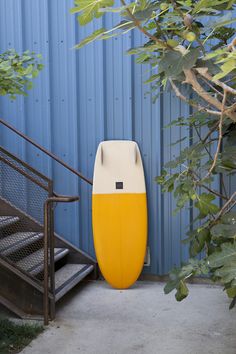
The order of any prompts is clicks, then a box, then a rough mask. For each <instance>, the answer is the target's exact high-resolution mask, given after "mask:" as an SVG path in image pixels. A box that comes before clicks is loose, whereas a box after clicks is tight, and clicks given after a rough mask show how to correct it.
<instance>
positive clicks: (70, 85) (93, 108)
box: [0, 0, 233, 275]
mask: <svg viewBox="0 0 236 354" xmlns="http://www.w3.org/2000/svg"><path fill="white" fill-rule="evenodd" d="M72 6H73V0H60V1H58V0H34V1H32V0H19V1H15V0H2V1H1V2H0V51H1V52H3V51H5V50H7V49H8V48H15V49H16V50H17V51H19V52H22V51H24V50H26V49H29V50H30V51H34V52H36V53H41V54H42V55H43V62H44V65H45V68H44V69H43V71H42V72H41V73H40V75H39V77H38V78H37V79H36V81H35V85H34V89H33V90H32V91H31V92H30V93H29V96H28V97H27V98H22V97H18V98H17V99H16V101H14V102H11V101H10V100H9V99H7V98H5V97H4V98H1V100H0V116H1V118H3V119H4V120H6V121H7V122H9V123H11V124H12V125H14V126H15V127H17V128H18V129H19V130H20V131H22V132H23V133H24V134H26V135H28V136H30V137H31V138H33V139H34V140H35V141H37V142H38V143H39V144H41V145H42V146H44V147H45V148H47V149H48V150H50V151H52V152H53V153H54V154H55V155H57V156H58V157H60V158H61V159H63V160H64V161H65V162H67V163H68V164H69V165H70V166H72V167H74V168H76V169H78V170H79V171H81V172H82V173H83V174H84V175H85V176H87V177H89V178H92V176H93V165H94V159H95V153H96V149H97V146H98V144H99V142H100V141H103V140H110V139H129V140H135V141H136V142H137V143H138V144H139V147H140V150H141V153H142V158H143V162H144V167H145V175H146V183H147V191H148V208H149V241H148V245H149V252H150V264H149V263H148V264H147V265H146V267H145V270H144V272H145V273H148V274H154V275H163V274H166V273H167V272H168V270H169V269H170V268H171V267H172V266H173V265H179V264H180V263H181V262H182V261H185V260H186V259H187V258H188V251H187V246H184V245H182V244H181V240H182V239H183V238H185V230H186V228H187V226H188V225H189V223H190V221H191V217H193V216H192V215H190V211H189V210H188V209H186V210H184V211H182V212H181V213H180V214H178V215H175V216H174V215H173V210H174V209H175V200H174V198H173V196H172V195H171V194H168V195H167V194H166V195H163V194H162V193H161V191H160V188H159V187H158V185H157V184H156V182H155V177H156V176H157V175H158V174H159V173H160V170H161V166H162V165H163V164H164V163H165V162H167V161H169V160H170V159H171V157H173V156H174V155H176V156H177V155H178V154H179V152H180V150H181V149H182V148H183V147H184V146H186V145H187V144H188V143H189V142H188V140H185V141H184V142H180V143H179V144H177V145H175V146H171V142H173V141H174V140H178V139H181V137H184V136H188V134H189V132H188V131H187V130H186V129H185V128H178V129H177V128H170V129H164V126H165V125H167V124H168V123H170V121H171V120H172V119H176V118H177V117H179V116H186V115H188V114H189V108H188V107H187V106H186V105H185V104H183V103H182V102H180V101H179V100H178V99H177V98H176V97H175V96H174V94H173V93H171V92H166V93H165V94H164V95H163V96H160V97H159V98H158V99H157V100H156V102H155V104H153V103H152V97H151V95H148V94H146V93H147V92H148V91H149V89H150V87H149V85H144V84H143V81H144V80H145V78H146V77H147V75H148V72H147V71H148V70H149V68H148V67H145V66H141V65H138V64H135V63H134V58H132V57H130V56H128V55H126V54H125V51H126V50H128V49H129V48H131V47H133V46H137V45H138V44H140V43H141V41H142V38H141V35H140V34H139V33H137V32H133V33H129V34H127V35H126V36H124V37H119V38H114V39H111V40H109V41H105V42H96V43H93V44H90V45H88V46H87V47H85V48H83V49H81V50H79V51H78V50H75V49H73V47H74V45H75V44H76V43H78V42H79V41H80V40H82V39H83V38H84V37H85V36H86V35H88V34H89V33H91V31H92V30H94V29H96V26H99V21H105V22H106V26H107V27H110V26H112V24H114V23H116V18H115V16H116V15H114V16H113V17H112V16H109V17H106V18H105V19H103V20H98V22H97V23H94V24H90V25H88V26H87V27H85V28H84V27H79V26H78V23H77V21H76V17H75V16H73V15H71V14H70V13H69V9H70V8H71V7H72ZM0 140H1V144H2V145H3V146H4V147H6V148H7V149H8V150H10V151H11V152H13V153H14V154H16V155H17V156H19V157H21V158H23V159H24V160H26V161H27V162H28V163H30V164H31V165H32V166H33V167H34V168H36V169H38V170H40V171H41V172H43V173H44V174H46V175H48V176H50V177H52V178H53V180H54V181H55V190H56V191H57V192H58V193H63V194H71V195H75V194H78V195H80V198H81V199H80V202H79V203H77V204H74V205H70V206H66V207H65V206H63V207H62V206H58V207H57V214H56V227H57V228H58V230H59V229H60V233H62V234H63V236H65V237H66V238H67V239H68V240H69V241H70V242H71V243H73V244H75V245H76V246H79V247H80V248H82V249H83V250H84V251H86V252H88V253H89V254H90V255H92V256H93V255H94V248H93V239H92V229H91V187H90V186H89V185H87V184H86V183H85V182H83V181H80V180H79V179H78V178H77V177H76V176H74V175H72V174H70V173H69V172H68V171H66V170H65V169H63V168H62V167H61V166H60V165H58V164H57V163H55V162H53V161H52V160H51V159H49V158H48V157H46V156H44V155H43V154H41V153H39V152H38V151H37V150H36V149H34V148H33V147H31V146H29V144H27V143H25V142H24V141H22V140H19V139H17V138H16V136H15V135H14V134H13V133H11V132H7V131H6V130H5V129H4V128H3V127H1V131H0ZM215 183H216V188H217V185H218V181H216V182H215ZM229 185H231V188H233V183H231V181H229ZM26 196H27V198H30V191H26Z"/></svg>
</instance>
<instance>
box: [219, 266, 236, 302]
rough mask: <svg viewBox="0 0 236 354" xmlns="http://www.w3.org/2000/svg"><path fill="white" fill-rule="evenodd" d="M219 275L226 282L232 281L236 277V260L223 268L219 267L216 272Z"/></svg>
mask: <svg viewBox="0 0 236 354" xmlns="http://www.w3.org/2000/svg"><path fill="white" fill-rule="evenodd" d="M214 274H215V275H216V276H217V277H219V278H221V281H222V282H223V283H224V284H227V283H230V282H231V281H232V280H235V279H236V260H235V261H232V262H230V264H227V265H224V266H223V267H222V268H220V269H217V270H216V271H215V273H214ZM234 296H236V294H235V295H234Z"/></svg>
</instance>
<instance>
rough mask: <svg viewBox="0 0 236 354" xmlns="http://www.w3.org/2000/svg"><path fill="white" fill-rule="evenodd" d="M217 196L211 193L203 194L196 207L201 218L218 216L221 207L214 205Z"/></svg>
mask: <svg viewBox="0 0 236 354" xmlns="http://www.w3.org/2000/svg"><path fill="white" fill-rule="evenodd" d="M213 200H215V196H214V195H213V194H211V193H202V194H201V195H199V197H198V201H196V202H195V204H194V205H195V207H196V208H198V209H199V211H200V215H201V217H206V216H207V215H208V214H216V213H217V212H218V211H219V207H218V206H217V205H215V204H213V203H212V201H213Z"/></svg>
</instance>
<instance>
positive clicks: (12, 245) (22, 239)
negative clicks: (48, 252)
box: [0, 232, 43, 256]
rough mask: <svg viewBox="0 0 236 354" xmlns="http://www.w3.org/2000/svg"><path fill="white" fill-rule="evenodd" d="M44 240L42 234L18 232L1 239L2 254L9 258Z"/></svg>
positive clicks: (0, 250)
mask: <svg viewBox="0 0 236 354" xmlns="http://www.w3.org/2000/svg"><path fill="white" fill-rule="evenodd" d="M42 238H43V233H41V232H16V233H14V234H11V235H9V236H6V237H4V238H2V239H0V254H1V255H3V256H8V255H9V254H12V253H13V252H16V251H18V250H20V249H22V248H24V247H26V246H28V245H30V244H32V243H34V242H36V241H39V240H40V239H42Z"/></svg>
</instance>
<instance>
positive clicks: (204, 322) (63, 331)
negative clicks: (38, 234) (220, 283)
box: [22, 281, 236, 354]
mask: <svg viewBox="0 0 236 354" xmlns="http://www.w3.org/2000/svg"><path fill="white" fill-rule="evenodd" d="M190 291H191V293H190V294H191V295H190V296H189V298H188V299H187V300H185V301H184V302H182V303H177V302H176V301H175V299H174V296H173V295H172V294H171V295H164V294H163V284H161V283H155V282H139V283H137V285H135V287H134V288H133V289H130V290H126V291H117V290H113V289H111V288H110V287H109V286H108V285H106V283H104V282H102V281H99V282H92V283H89V284H86V285H84V286H82V287H81V286H80V287H78V288H77V289H75V290H74V291H73V292H72V294H71V295H70V296H68V297H67V298H66V299H65V300H63V302H62V303H61V304H60V306H59V310H58V311H57V320H56V321H55V322H54V323H52V324H51V325H50V326H49V328H48V329H47V330H46V331H45V332H44V333H43V334H42V335H40V336H39V337H38V338H37V339H36V340H34V341H33V342H32V343H31V345H30V346H29V347H27V348H26V349H25V350H23V352H22V354H42V353H44V354H76V353H83V354H132V353H140V354H208V353H209V354H210V353H212V354H213V353H214V354H236V311H235V310H232V311H230V312H229V310H228V301H227V299H226V296H225V294H224V293H223V291H222V289H221V288H219V287H211V286H206V285H191V286H190Z"/></svg>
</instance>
